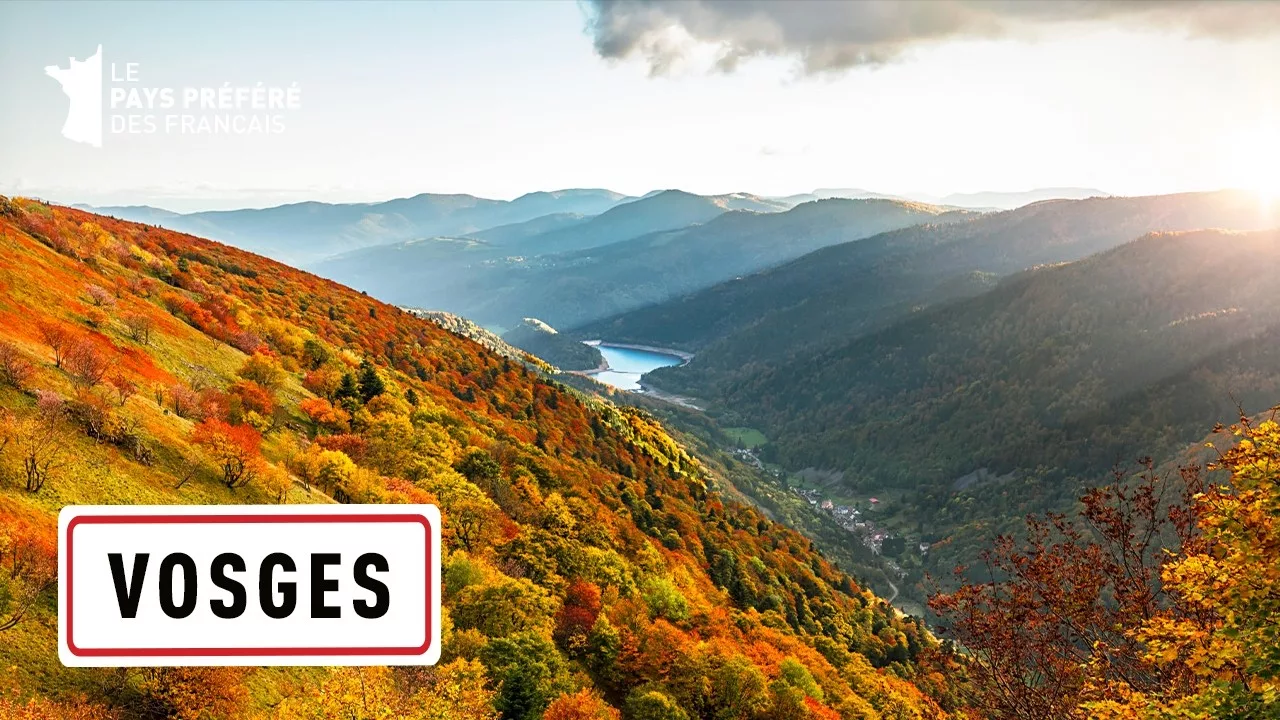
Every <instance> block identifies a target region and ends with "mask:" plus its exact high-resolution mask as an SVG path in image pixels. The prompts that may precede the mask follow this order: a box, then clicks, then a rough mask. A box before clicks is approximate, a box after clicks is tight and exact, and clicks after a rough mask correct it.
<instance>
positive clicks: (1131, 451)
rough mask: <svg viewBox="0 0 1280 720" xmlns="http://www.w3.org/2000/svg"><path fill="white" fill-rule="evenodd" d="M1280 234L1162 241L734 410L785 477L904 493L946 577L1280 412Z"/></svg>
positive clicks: (867, 347)
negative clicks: (1087, 487)
mask: <svg viewBox="0 0 1280 720" xmlns="http://www.w3.org/2000/svg"><path fill="white" fill-rule="evenodd" d="M1277 272H1280V234H1278V233H1277V232H1275V231H1270V232H1257V233H1227V232H1223V231H1198V232H1190V233H1181V234H1179V233H1172V234H1170V233H1163V234H1153V235H1149V236H1147V237H1144V238H1142V239H1140V240H1137V241H1134V242H1131V243H1128V244H1125V245H1123V246H1121V247H1119V248H1116V249H1114V250H1110V251H1107V252H1104V253H1100V254H1097V255H1094V256H1091V257H1089V258H1087V259H1085V260H1082V261H1078V262H1075V263H1070V264H1066V265H1059V266H1054V267H1046V268H1041V269H1037V270H1031V271H1027V272H1025V273H1022V274H1019V275H1017V276H1014V277H1011V278H1009V279H1007V280H1005V281H1003V282H1002V283H1000V285H999V286H998V287H996V288H995V289H994V290H992V291H990V292H987V293H985V294H983V295H980V296H977V297H974V298H971V299H968V300H963V301H960V302H956V303H953V304H950V305H946V306H943V307H939V308H936V309H933V310H926V311H923V312H920V313H917V314H915V315H913V316H912V317H910V318H909V319H906V320H904V321H902V322H899V323H897V324H894V325H891V326H890V327H888V328H886V329H884V330H881V331H878V332H874V333H871V334H869V335H865V336H861V337H854V338H852V339H849V340H846V341H844V342H842V343H832V344H831V345H830V346H829V347H827V348H824V349H823V350H822V351H821V352H815V353H812V354H806V355H799V356H797V357H795V358H792V359H790V360H787V361H782V362H779V363H778V364H777V365H774V366H770V367H767V368H761V369H759V370H758V371H756V372H755V373H753V374H752V375H750V377H749V378H747V379H744V380H741V381H740V382H739V383H737V384H735V385H733V386H732V388H728V389H726V390H725V393H724V396H723V397H724V400H723V402H724V404H725V406H726V407H729V408H732V409H733V411H734V412H735V413H736V414H738V415H739V416H740V417H741V418H742V419H743V420H744V422H746V423H748V424H749V425H751V426H753V427H757V428H760V429H761V430H763V431H764V432H765V434H766V435H768V437H769V439H770V442H769V444H768V445H767V446H766V447H765V448H764V450H763V455H764V456H765V457H766V458H768V459H771V460H774V461H777V462H779V463H781V464H782V465H784V466H786V467H792V468H801V467H807V466H816V467H820V468H829V469H834V470H838V471H842V472H843V473H844V475H843V477H844V480H843V487H844V489H845V491H846V492H849V493H852V494H856V495H863V496H865V495H877V494H882V493H885V492H891V493H892V496H893V497H894V498H895V500H896V502H894V503H893V506H892V507H891V508H886V509H884V510H882V511H881V512H883V513H893V514H896V519H897V521H898V522H899V523H900V525H899V527H900V529H902V530H906V531H908V532H910V533H912V534H913V535H918V536H920V537H921V538H923V539H927V540H930V541H934V542H936V541H940V540H945V541H947V542H946V543H944V544H942V545H935V547H934V548H932V549H930V551H929V563H930V567H932V568H933V569H934V570H935V571H941V572H943V573H945V572H947V571H948V570H949V568H950V567H951V565H953V564H956V563H957V562H965V563H967V562H971V561H972V560H974V559H975V558H976V557H977V554H978V551H979V550H981V549H982V548H983V547H985V545H986V543H987V542H988V541H989V536H990V535H991V528H993V527H997V528H998V527H1008V526H1009V525H1010V524H1012V523H1013V522H1014V519H1016V518H1018V517H1021V516H1022V514H1024V513H1025V512H1028V511H1039V510H1045V509H1051V508H1052V509H1057V508H1063V507H1067V506H1069V505H1070V504H1071V503H1072V502H1073V501H1074V499H1075V498H1076V496H1077V495H1079V494H1080V491H1081V489H1082V487H1083V485H1084V484H1096V483H1098V482H1101V481H1102V480H1105V479H1106V478H1107V476H1108V473H1109V470H1110V469H1111V468H1112V467H1113V466H1114V465H1116V464H1117V463H1120V464H1122V465H1123V464H1127V463H1131V462H1132V461H1134V460H1135V459H1136V458H1138V457H1141V456H1155V457H1164V456H1166V455H1168V454H1171V453H1174V452H1176V451H1178V450H1180V449H1181V448H1183V447H1185V446H1186V445H1187V444H1189V443H1192V442H1194V441H1196V440H1197V439H1199V438H1201V437H1202V436H1203V433H1204V430H1205V428H1207V427H1211V426H1213V424H1214V423H1216V422H1220V421H1222V422H1225V421H1230V420H1231V419H1232V418H1234V417H1235V416H1236V414H1237V413H1236V408H1235V404H1236V403H1240V404H1242V405H1243V407H1244V408H1245V409H1247V410H1252V411H1257V410H1262V409H1265V408H1268V407H1271V406H1272V405H1275V404H1276V403H1278V402H1280V352H1278V351H1277V347H1278V345H1277V342H1278V341H1280V300H1278V299H1277V296H1276V294H1275V292H1274V288H1273V287H1272V285H1273V278H1274V277H1275V276H1276V273H1277Z"/></svg>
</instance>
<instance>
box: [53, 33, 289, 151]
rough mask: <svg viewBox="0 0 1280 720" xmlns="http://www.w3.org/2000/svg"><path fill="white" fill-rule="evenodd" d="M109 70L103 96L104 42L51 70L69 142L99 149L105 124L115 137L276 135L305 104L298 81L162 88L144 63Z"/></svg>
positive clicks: (115, 64)
mask: <svg viewBox="0 0 1280 720" xmlns="http://www.w3.org/2000/svg"><path fill="white" fill-rule="evenodd" d="M106 69H108V70H109V72H108V74H107V83H108V84H107V93H106V96H105V97H104V95H103V70H104V67H103V61H102V45H99V46H98V50H97V52H95V53H94V54H93V55H91V56H89V57H87V58H85V59H84V60H76V59H75V58H74V57H72V58H69V62H68V67H66V68H63V67H61V66H59V65H49V66H46V67H45V69H44V73H45V75H48V76H49V77H51V78H53V79H54V80H57V81H58V84H59V85H60V86H61V87H62V92H63V93H64V94H66V96H67V97H68V98H69V99H70V100H71V106H70V108H69V109H68V111H67V119H66V122H64V123H63V125H62V135H63V136H64V137H66V138H67V139H68V140H71V141H73V142H79V143H86V144H88V145H92V146H93V147H95V148H100V147H102V136H103V128H104V127H105V128H106V132H107V133H108V134H109V135H227V136H235V135H240V136H246V135H278V134H280V133H283V132H284V131H285V125H286V120H287V119H288V117H289V116H290V115H291V114H292V113H295V112H297V111H298V110H299V109H300V108H301V107H302V88H301V87H299V86H298V83H297V82H293V83H291V84H289V85H287V86H285V85H268V84H267V83H265V82H261V81H259V82H253V83H249V84H238V85H237V84H234V83H232V82H231V81H226V82H223V83H221V84H220V85H208V86H203V85H169V86H157V85H150V84H146V83H144V82H143V72H142V63H139V62H114V61H113V62H111V63H109V64H108V65H107V68H106ZM103 115H106V116H107V117H106V118H105V120H106V121H107V122H105V123H104V122H103V120H104V117H103Z"/></svg>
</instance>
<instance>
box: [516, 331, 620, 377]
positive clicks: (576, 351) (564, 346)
mask: <svg viewBox="0 0 1280 720" xmlns="http://www.w3.org/2000/svg"><path fill="white" fill-rule="evenodd" d="M502 339H503V340H505V341H507V342H509V343H511V344H512V345H515V346H516V347H518V348H520V349H521V350H524V351H526V352H529V353H533V354H534V355H536V356H538V357H540V358H542V359H543V360H546V361H547V362H549V363H551V364H552V365H554V366H556V367H558V368H560V369H561V370H595V369H596V368H598V367H600V366H601V365H602V364H603V363H604V356H603V355H601V354H600V349H599V348H597V347H594V346H592V345H587V344H585V343H582V342H579V341H577V340H574V339H573V338H570V337H567V336H565V335H563V334H561V333H559V332H557V331H556V329H555V328H553V327H551V326H550V325H548V324H546V323H544V322H542V321H541V320H539V319H537V318H525V319H524V321H523V322H521V323H520V324H519V325H517V326H515V327H514V328H512V329H511V330H508V331H507V332H506V333H504V334H503V336H502Z"/></svg>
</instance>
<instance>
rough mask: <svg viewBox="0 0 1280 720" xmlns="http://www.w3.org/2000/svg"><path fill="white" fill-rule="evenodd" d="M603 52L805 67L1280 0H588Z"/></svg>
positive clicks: (1194, 20) (1242, 10)
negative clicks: (696, 55) (708, 49)
mask: <svg viewBox="0 0 1280 720" xmlns="http://www.w3.org/2000/svg"><path fill="white" fill-rule="evenodd" d="M587 6H588V8H589V10H588V15H589V18H588V31H589V32H590V33H591V35H592V37H593V40H594V43H595V49H596V52H597V53H598V54H599V55H600V56H601V57H605V58H629V57H634V56H637V55H639V56H643V57H644V58H645V59H646V60H647V61H648V63H649V67H650V70H651V71H652V72H653V73H654V74H664V73H666V72H668V71H669V70H670V69H671V68H672V67H674V66H675V65H677V64H678V63H680V62H681V61H682V60H684V59H685V58H686V57H687V56H688V55H689V54H690V52H691V51H692V50H693V48H695V47H697V46H698V45H699V44H710V45H712V46H714V47H715V48H717V51H718V56H717V59H716V67H717V68H718V69H719V70H722V71H725V72H732V71H733V70H734V69H736V68H737V66H738V65H739V64H740V63H741V62H742V61H743V60H746V59H749V58H753V57H793V58H796V59H797V60H799V62H800V66H801V68H802V69H803V71H804V72H806V73H822V72H833V71H841V70H846V69H848V68H852V67H857V66H862V65H878V64H882V63H886V62H889V61H891V60H894V59H895V58H897V57H898V56H900V55H901V54H902V53H903V52H904V51H906V50H908V49H910V48H912V47H915V46H920V45H927V44H936V43H941V42H944V41H948V40H955V39H962V38H991V37H1002V36H1010V35H1018V34H1020V33H1026V32H1028V31H1030V30H1032V29H1034V28H1035V27H1041V26H1047V25H1053V24H1062V23H1069V22H1089V21H1107V22H1112V23H1117V24H1124V25H1126V26H1130V27H1146V28H1154V29H1159V30H1164V31H1172V32H1182V33H1186V34H1188V35H1192V36H1204V37H1216V38H1220V39H1233V38H1239V37H1246V36H1259V35H1264V34H1268V33H1273V32H1276V31H1277V30H1280V3H1273V2H1265V1H1259V2H1252V1H1250V0H1040V1H1037V0H587Z"/></svg>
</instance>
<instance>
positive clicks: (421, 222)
mask: <svg viewBox="0 0 1280 720" xmlns="http://www.w3.org/2000/svg"><path fill="white" fill-rule="evenodd" d="M627 199H628V198H627V196H625V195H622V194H619V193H615V192H612V191H610V190H590V189H573V190H558V191H554V192H533V193H528V194H526V195H522V196H520V197H518V198H516V199H515V200H510V201H506V200H489V199H485V198H478V197H475V196H474V195H465V194H457V195H440V194H432V193H422V194H420V195H414V196H413V197H408V198H399V199H396V200H388V201H386V202H379V203H346V204H330V203H321V202H302V203H292V204H289V205H280V206H278V207H272V208H264V209H255V210H213V211H207V212H197V213H188V214H178V213H171V212H169V211H167V210H160V209H157V208H152V207H147V206H118V207H101V208H87V209H90V210H93V211H94V212H97V213H101V214H104V215H110V216H114V217H119V218H121V219H125V220H132V221H134V222H142V223H147V224H150V225H159V226H160V227H164V228H166V229H170V230H177V231H180V232H185V233H190V234H192V235H197V236H200V237H208V238H212V239H215V240H220V241H222V242H225V243H229V244H232V245H235V246H236V247H240V248H244V249H245V250H249V251H251V252H256V253H260V254H263V255H266V256H268V257H271V258H274V259H276V260H280V261H282V262H289V263H293V264H295V265H296V264H302V263H307V262H312V261H315V260H319V259H321V258H324V257H329V256H331V255H336V254H338V253H341V252H346V251H349V250H354V249H357V248H361V247H367V246H370V245H379V244H384V243H389V242H396V241H400V240H408V239H413V238H424V237H432V236H436V235H456V234H466V233H469V232H474V231H477V230H485V229H489V228H493V227H497V226H499V225H508V224H512V223H521V222H524V221H527V220H532V219H534V218H538V217H542V216H544V215H552V214H557V213H574V214H582V215H596V214H599V213H602V212H604V211H606V210H608V209H609V208H611V207H613V206H615V205H617V204H618V203H621V202H624V201H626V200H627Z"/></svg>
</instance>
